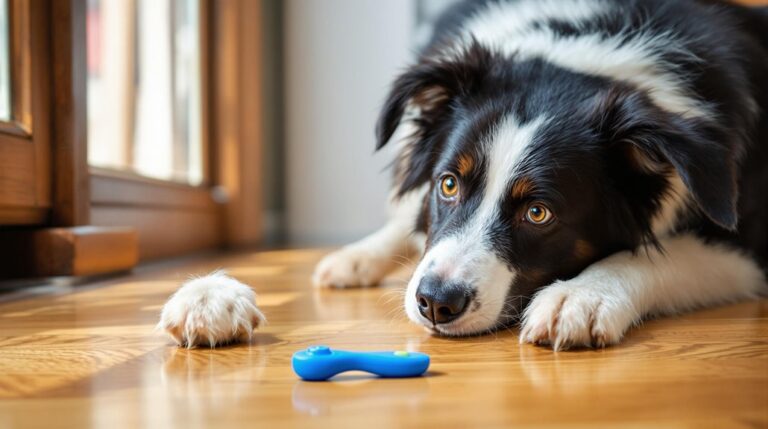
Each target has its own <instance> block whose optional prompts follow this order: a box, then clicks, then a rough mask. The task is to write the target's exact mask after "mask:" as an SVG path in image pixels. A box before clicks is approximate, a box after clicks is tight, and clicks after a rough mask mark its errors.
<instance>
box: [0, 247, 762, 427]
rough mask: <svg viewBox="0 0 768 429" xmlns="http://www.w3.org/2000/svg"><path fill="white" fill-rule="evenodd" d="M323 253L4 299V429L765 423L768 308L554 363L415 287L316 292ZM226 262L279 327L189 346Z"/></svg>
mask: <svg viewBox="0 0 768 429" xmlns="http://www.w3.org/2000/svg"><path fill="white" fill-rule="evenodd" d="M320 255H321V253H319V252H315V251H278V252H263V253H248V254H240V255H229V256H221V257H219V256H211V257H207V258H199V259H196V260H189V261H186V262H183V263H176V264H173V265H165V266H159V267H158V266H156V267H150V268H145V269H140V270H139V271H138V272H137V273H135V274H133V275H131V276H126V277H122V278H116V279H112V280H109V281H104V282H101V283H98V284H92V285H86V286H78V287H74V288H71V287H58V288H51V290H47V291H44V292H43V293H40V294H35V295H33V296H27V297H19V296H18V293H12V294H8V293H6V294H3V295H0V300H2V301H3V302H2V303H0V428H15V427H20V428H22V427H23V428H27V427H40V428H67V427H73V428H75V427H76V428H86V427H103V428H110V429H112V428H122V427H126V428H133V427H161V428H176V427H177V428H197V427H223V428H235V427H240V426H243V427H263V428H277V427H301V428H304V427H328V428H336V427H356V428H373V427H412V428H421V427H424V428H426V427H429V428H441V429H445V428H454V427H455V428H464V427H471V426H475V427H483V428H488V427H515V428H521V427H534V426H536V427H563V426H566V425H570V426H577V427H583V428H595V427H611V428H613V427H638V428H639V427H653V428H663V427H692V428H703V427H717V428H724V427H766V426H768V301H761V302H749V303H743V304H738V305H733V306H729V307H725V308H719V309H712V310H704V311H700V312H697V313H693V314H687V315H684V316H681V317H677V318H673V319H663V320H654V321H649V322H646V323H645V324H644V325H643V326H642V327H639V328H637V329H634V330H633V331H631V332H630V334H629V335H628V337H627V338H626V341H625V342H624V343H623V344H622V345H621V346H618V347H613V348H609V349H605V350H581V351H571V352H560V353H553V352H552V351H550V350H548V349H546V348H540V347H535V346H531V345H519V344H518V341H517V337H516V332H513V331H511V332H499V333H497V334H495V335H487V336H482V337H474V338H465V339H446V338H436V337H432V336H430V335H429V334H427V333H426V332H425V331H423V330H422V329H420V328H419V327H417V326H414V325H411V324H410V323H409V322H408V321H407V320H406V319H405V316H404V314H403V312H402V310H401V302H400V301H401V294H402V292H401V290H402V287H403V285H404V282H403V281H402V280H403V279H404V278H405V274H403V275H401V277H402V278H401V279H400V280H397V279H393V280H392V281H391V282H389V283H388V284H386V285H384V286H383V287H380V288H373V289H356V290H315V289H313V288H312V287H311V286H310V283H309V276H310V273H311V270H312V267H313V265H314V263H315V262H316V261H317V259H318V258H319V257H320ZM215 268H227V269H229V271H230V273H231V274H232V275H234V276H236V277H238V278H239V279H241V280H242V281H244V282H246V283H248V284H250V285H252V286H253V287H254V288H255V289H256V291H257V292H258V294H259V298H258V302H259V305H260V307H261V308H262V310H263V311H264V312H265V313H266V315H267V317H268V318H269V324H268V325H267V326H266V327H264V328H263V329H261V330H260V331H259V332H258V334H257V335H256V336H255V338H254V340H253V342H252V343H251V344H241V345H236V346H230V347H227V348H222V349H216V350H210V349H196V350H186V349H180V348H177V347H176V346H174V345H173V344H172V343H171V342H170V341H169V340H168V339H167V338H165V337H164V336H162V335H161V334H159V333H157V332H155V331H154V330H153V329H154V325H155V323H156V322H157V319H158V312H159V310H160V308H161V305H162V304H163V302H164V301H165V300H166V299H167V297H168V295H169V294H170V293H172V292H173V291H174V289H175V288H176V287H177V285H178V284H179V282H180V281H182V280H184V279H185V278H186V277H187V276H189V275H190V274H203V273H206V272H208V271H210V270H213V269H215ZM313 344H327V345H330V346H332V347H337V348H349V349H361V350H376V349H393V350H398V349H407V350H419V351H423V352H427V353H429V354H431V356H432V366H431V368H430V371H429V373H428V375H427V376H426V377H422V378H415V379H376V378H372V377H369V376H366V375H363V374H360V373H357V374H349V375H344V376H339V377H337V378H336V379H335V381H333V382H326V383H311V382H302V381H299V380H298V379H297V378H296V376H295V375H294V374H293V372H292V371H291V368H290V357H291V354H292V353H293V352H294V351H297V350H300V349H303V348H305V347H307V346H309V345H313Z"/></svg>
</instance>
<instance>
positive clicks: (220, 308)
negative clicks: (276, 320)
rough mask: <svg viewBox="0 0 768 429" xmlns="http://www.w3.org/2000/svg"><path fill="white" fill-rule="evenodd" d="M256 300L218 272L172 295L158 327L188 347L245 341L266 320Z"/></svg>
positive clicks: (197, 280)
mask: <svg viewBox="0 0 768 429" xmlns="http://www.w3.org/2000/svg"><path fill="white" fill-rule="evenodd" d="M255 297H256V295H255V294H254V293H253V290H251V288H249V287H248V286H246V285H244V284H242V283H240V282H238V281H237V280H235V279H233V278H232V277H229V276H226V275H224V274H223V273H221V272H216V273H213V274H210V275H207V276H205V277H200V278H196V279H193V280H190V281H188V282H186V283H185V284H183V285H182V286H181V287H180V288H179V290H178V291H176V293H174V294H173V296H171V298H170V299H169V300H168V302H167V303H166V304H165V306H164V307H163V311H162V313H161V315H160V323H159V324H158V328H160V329H163V330H165V331H166V332H167V333H168V334H169V335H170V336H171V337H173V339H174V340H175V341H176V343H177V344H179V345H182V346H187V347H195V346H200V345H207V346H210V347H215V346H216V345H220V344H227V343H232V342H238V341H248V340H250V339H251V336H252V335H253V329H254V328H256V327H258V326H259V325H260V324H261V323H263V322H265V321H266V319H265V318H264V315H263V314H262V313H261V311H259V309H258V307H256V303H255Z"/></svg>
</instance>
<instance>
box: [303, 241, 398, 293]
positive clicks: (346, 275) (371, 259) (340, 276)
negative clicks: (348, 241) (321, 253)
mask: <svg viewBox="0 0 768 429" xmlns="http://www.w3.org/2000/svg"><path fill="white" fill-rule="evenodd" d="M391 267H392V261H391V259H390V258H389V257H388V256H383V255H380V254H377V253H375V252H371V251H369V250H366V249H364V248H363V247H362V246H354V245H352V246H347V247H344V248H342V249H340V250H337V251H335V252H333V253H331V254H329V255H327V256H326V257H325V258H323V259H322V260H321V261H320V262H319V263H318V264H317V267H315V272H314V274H313V275H312V283H314V285H315V286H317V287H340V288H341V287H356V286H364V287H365V286H373V285H376V284H378V283H379V281H380V280H381V279H383V278H384V276H386V275H387V273H388V272H389V271H390V269H391Z"/></svg>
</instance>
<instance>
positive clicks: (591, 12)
mask: <svg viewBox="0 0 768 429" xmlns="http://www.w3.org/2000/svg"><path fill="white" fill-rule="evenodd" d="M610 13H618V12H616V9H615V5H612V4H609V3H606V2H604V1H601V0H572V1H556V0H524V1H520V2H509V3H506V2H504V3H491V5H490V6H488V7H486V8H484V9H481V10H480V11H479V12H478V13H477V14H475V15H474V17H473V18H472V19H470V20H469V21H468V22H467V24H466V25H465V26H464V28H463V33H464V43H465V44H467V43H470V42H471V41H472V40H477V41H478V42H479V43H480V44H481V45H483V46H486V47H488V48H490V49H491V50H493V51H496V52H500V53H502V54H505V55H510V56H511V55H515V56H516V58H518V59H521V60H522V59H530V58H542V59H544V60H546V61H548V62H550V63H552V64H554V65H557V66H559V67H562V68H565V69H568V70H572V71H574V72H577V73H584V74H590V75H596V76H602V77H607V78H610V79H615V80H619V81H623V82H628V83H630V84H632V85H634V86H636V87H637V88H640V89H643V90H646V91H647V93H648V95H649V97H650V98H651V100H652V101H653V102H654V103H655V104H656V105H657V106H659V107H661V108H662V109H664V110H667V111H669V112H672V113H677V114H680V115H682V116H685V117H712V114H713V113H712V112H711V109H709V108H708V106H707V105H706V104H704V103H703V102H702V100H700V99H699V98H698V97H697V96H696V95H695V94H693V93H691V91H690V90H689V88H688V85H687V84H686V82H685V80H684V77H683V74H681V73H680V71H679V70H675V69H674V65H673V64H671V63H669V62H668V61H665V60H664V57H663V54H675V55H677V56H684V57H686V58H687V59H688V60H690V61H700V59H699V58H697V57H695V56H694V55H693V54H692V53H691V52H689V51H688V50H687V49H686V48H685V47H684V46H682V41H681V39H680V38H679V36H676V35H675V34H672V33H660V34H653V33H651V32H650V31H637V32H635V33H634V34H631V33H629V32H628V31H627V32H621V33H619V34H616V35H613V36H606V35H604V34H597V33H594V32H585V33H584V34H574V35H567V36H564V35H560V34H556V33H555V32H554V31H553V30H552V29H551V28H549V27H546V26H538V27H537V26H534V25H533V24H534V23H545V22H546V21H549V20H559V21H566V22H568V23H570V24H572V25H574V26H575V27H576V28H578V27H579V25H581V24H582V23H583V22H585V21H586V20H589V19H590V18H594V17H596V16H600V15H606V14H610Z"/></svg>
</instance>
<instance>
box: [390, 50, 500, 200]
mask: <svg viewBox="0 0 768 429" xmlns="http://www.w3.org/2000/svg"><path fill="white" fill-rule="evenodd" d="M491 60H492V54H491V53H490V51H488V50H487V49H485V48H483V47H482V46H480V44H478V43H477V42H474V41H473V42H472V43H470V44H468V45H467V47H466V48H464V49H462V50H455V51H451V52H446V53H445V54H443V55H433V56H430V57H425V58H422V59H421V60H420V61H419V63H418V64H416V65H414V66H412V67H411V68H410V69H408V70H407V71H406V72H405V73H404V74H403V75H401V76H400V77H399V78H398V79H397V80H396V81H395V83H394V85H393V86H392V89H391V91H390V93H389V96H388V97H387V100H386V102H385V103H384V107H383V108H382V111H381V115H380V116H379V121H378V124H377V126H376V139H377V142H376V149H377V150H378V149H380V148H381V147H383V146H384V145H386V144H387V142H388V141H389V140H390V139H392V135H393V134H394V133H395V131H396V130H397V128H398V127H399V126H400V124H401V122H403V121H406V120H408V121H411V122H412V124H413V125H414V128H413V134H412V135H410V136H406V137H405V138H406V139H407V145H408V146H407V147H405V148H403V149H401V150H400V153H399V158H398V160H397V161H396V163H395V181H396V182H397V187H398V192H397V195H403V194H405V193H407V192H408V191H410V190H412V189H415V188H417V187H419V186H420V185H422V184H424V183H426V182H427V181H429V180H430V177H431V175H432V168H434V164H435V162H436V158H437V155H438V154H439V153H440V151H441V148H442V145H443V144H444V142H445V139H446V135H447V134H448V133H449V132H450V127H451V124H452V123H453V122H452V121H451V118H452V115H453V110H454V107H455V106H456V105H457V104H458V103H460V100H461V99H462V97H464V96H467V95H471V94H473V93H474V92H475V91H476V88H477V87H478V85H479V84H480V83H481V82H482V81H483V79H484V78H485V76H487V73H488V71H489V69H490V64H491ZM407 110H408V117H407V118H404V115H406V111H407Z"/></svg>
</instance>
